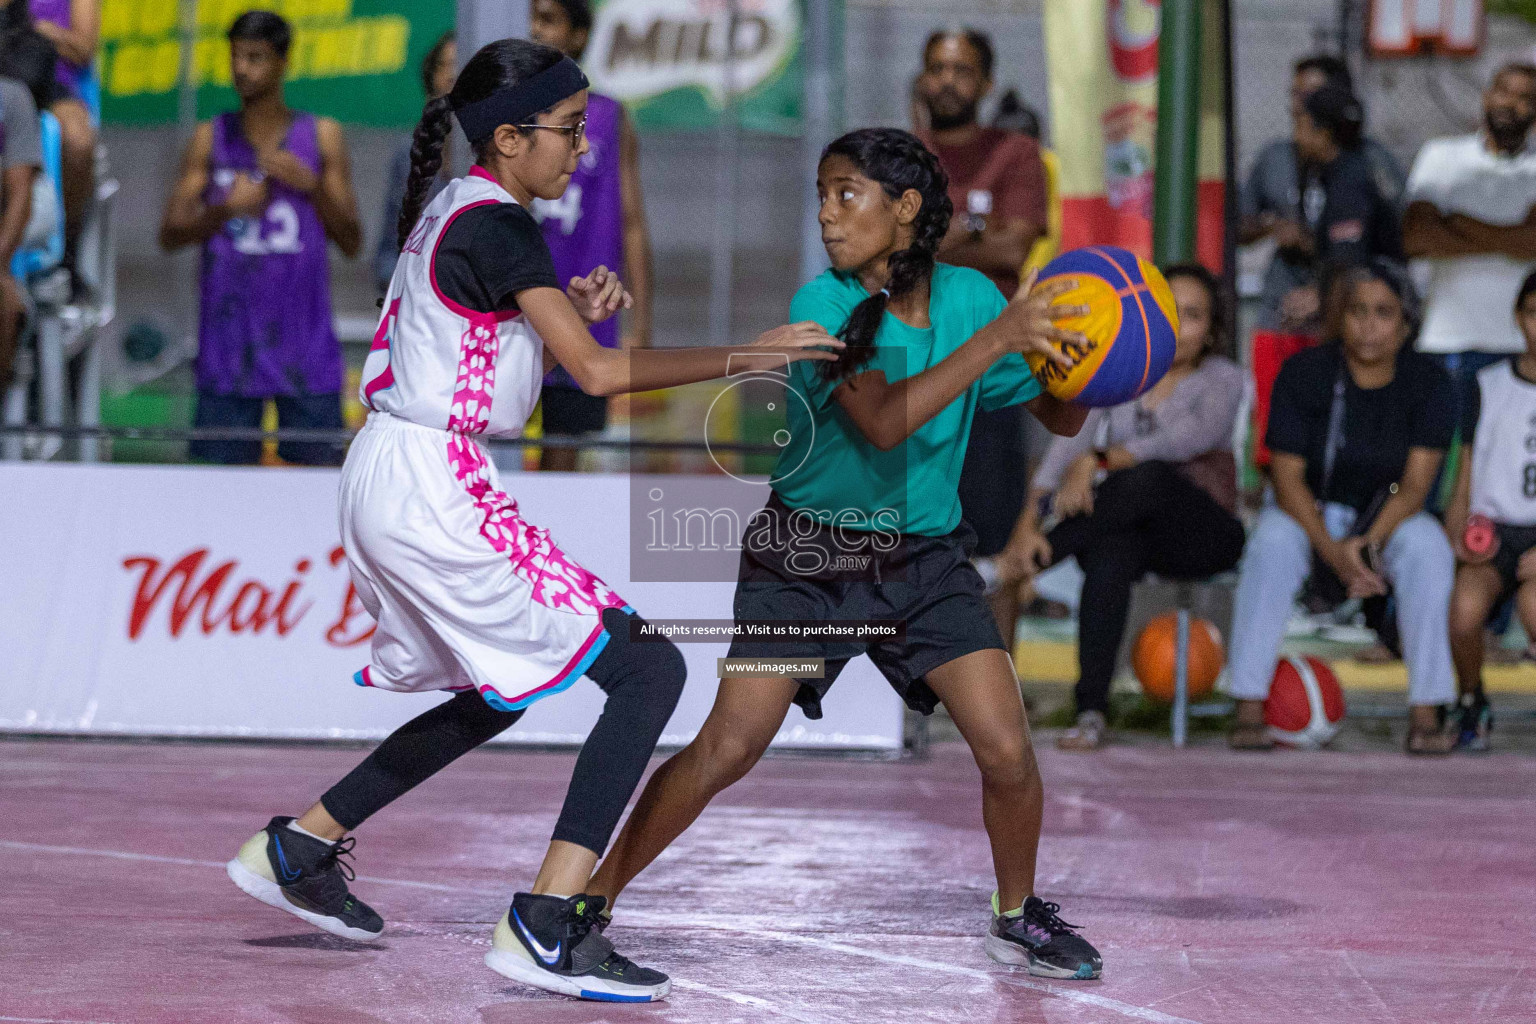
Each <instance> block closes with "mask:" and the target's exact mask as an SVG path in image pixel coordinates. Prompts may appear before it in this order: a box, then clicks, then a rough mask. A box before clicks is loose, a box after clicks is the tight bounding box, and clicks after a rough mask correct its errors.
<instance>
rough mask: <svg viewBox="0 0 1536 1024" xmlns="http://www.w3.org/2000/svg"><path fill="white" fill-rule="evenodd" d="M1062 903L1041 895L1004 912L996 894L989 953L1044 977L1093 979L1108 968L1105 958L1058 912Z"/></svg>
mask: <svg viewBox="0 0 1536 1024" xmlns="http://www.w3.org/2000/svg"><path fill="white" fill-rule="evenodd" d="M1060 910H1061V907H1060V906H1059V905H1057V904H1055V903H1047V902H1045V901H1044V900H1042V899H1040V897H1038V896H1031V897H1029V899H1027V900H1025V901H1024V906H1023V907H1022V908H1021V909H1019V910H1015V911H1011V912H1010V913H1007V914H1004V913H1000V912H999V910H998V905H997V894H996V893H993V894H992V927H991V929H989V930H988V932H987V943H986V948H987V956H989V957H991V958H992V959H993V960H996V961H997V962H998V963H1000V964H1010V965H1012V966H1015V967H1023V968H1026V969H1028V971H1029V973H1030V974H1034V975H1037V976H1039V977H1041V978H1072V979H1075V980H1078V981H1091V980H1092V979H1094V978H1097V977H1100V976H1101V975H1102V974H1103V972H1104V958H1103V957H1101V956H1099V951H1098V950H1096V949H1094V948H1093V947H1092V946H1090V945H1089V944H1088V942H1087V940H1086V939H1084V938H1083V937H1082V936H1081V935H1079V934H1077V932H1075V931H1074V930H1073V929H1074V928H1076V927H1077V926H1076V925H1071V924H1068V923H1067V922H1065V921H1063V920H1062V919H1061V918H1059V917H1057V916H1056V914H1057V912H1058V911H1060Z"/></svg>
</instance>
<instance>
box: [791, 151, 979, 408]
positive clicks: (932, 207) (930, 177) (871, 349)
mask: <svg viewBox="0 0 1536 1024" xmlns="http://www.w3.org/2000/svg"><path fill="white" fill-rule="evenodd" d="M833 156H842V157H847V158H848V159H849V161H851V162H852V163H853V165H854V166H855V167H856V168H858V170H859V173H860V174H862V175H864V176H865V177H866V178H869V179H870V180H871V181H874V182H878V183H879V185H880V187H881V188H882V189H884V190H885V194H886V195H888V196H890V197H891V198H892V199H899V198H901V196H902V194H903V193H904V192H906V191H907V190H908V189H915V190H917V192H918V194H919V195H921V196H922V197H923V205H922V207H921V208H920V209H919V210H918V213H917V219H916V220H915V221H913V222H912V244H911V245H910V246H908V247H907V248H905V249H902V250H900V251H898V252H894V253H892V254H891V256H890V259H889V260H888V262H887V266H888V267H889V268H890V280H889V281H888V282H887V283H886V286H885V288H884V290H882V291H878V292H876V293H875V294H873V295H871V296H870V297H869V298H867V299H865V300H864V301H863V302H861V303H859V304H858V305H857V306H855V307H853V312H852V313H849V314H848V322H847V323H845V324H843V328H842V330H840V331H838V332H837V336H838V337H839V338H841V339H842V340H843V342H844V343H845V344H846V345H847V347H846V348H844V349H843V351H842V352H841V353H840V354H839V355H838V357H837V359H835V360H830V361H827V362H823V363H822V367H821V372H822V374H823V375H824V376H825V377H827V378H828V379H829V380H843V379H846V378H848V377H851V376H853V374H854V373H855V372H857V371H858V369H859V368H860V367H862V366H863V365H864V364H865V363H867V362H869V361H870V359H871V358H873V356H874V354H875V333H876V332H877V331H878V330H879V329H880V319H881V317H883V316H884V315H885V310H886V307H887V306H889V305H890V303H891V300H893V299H899V298H901V297H902V296H904V295H909V294H911V292H912V291H913V289H915V288H917V287H918V286H919V285H921V284H922V283H923V282H924V281H927V280H928V279H929V278H930V277H932V276H933V262H934V254H935V253H937V252H938V251H939V242H941V241H942V240H943V238H944V233H945V232H947V231H948V230H949V218H950V215H951V214H952V213H954V206H953V204H951V203H950V201H949V175H947V174H945V173H944V168H943V167H941V166H939V160H938V157H936V156H934V155H933V154H932V153H931V152H929V150H928V147H927V146H924V145H923V144H922V142H921V141H920V140H919V139H918V138H917V136H915V135H913V134H912V133H910V132H904V131H902V130H900V129H899V128H861V129H860V130H858V131H855V132H849V133H848V134H847V135H844V136H843V137H842V138H840V139H837V140H836V141H835V142H833V143H832V144H831V145H830V146H828V147H827V148H826V149H825V150H823V151H822V154H821V159H822V161H823V162H825V161H826V160H827V158H828V157H833Z"/></svg>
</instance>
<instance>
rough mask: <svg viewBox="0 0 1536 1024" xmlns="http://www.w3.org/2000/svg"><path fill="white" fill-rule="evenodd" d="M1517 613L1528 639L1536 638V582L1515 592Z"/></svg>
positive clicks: (1524, 585)
mask: <svg viewBox="0 0 1536 1024" xmlns="http://www.w3.org/2000/svg"><path fill="white" fill-rule="evenodd" d="M1515 611H1516V612H1517V613H1518V614H1519V616H1520V625H1521V626H1523V627H1524V628H1525V635H1526V636H1527V637H1536V580H1530V581H1528V582H1526V583H1522V584H1520V589H1519V590H1517V591H1515Z"/></svg>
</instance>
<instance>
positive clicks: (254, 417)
mask: <svg viewBox="0 0 1536 1024" xmlns="http://www.w3.org/2000/svg"><path fill="white" fill-rule="evenodd" d="M266 404H267V400H266V399H265V398H246V397H245V396H243V395H219V394H215V393H213V392H211V391H199V392H198V393H197V411H196V412H195V413H194V414H193V416H192V426H194V427H253V428H254V427H260V426H261V414H262V410H263V409H265V408H266ZM187 458H189V459H191V460H193V461H194V462H213V463H217V464H219V465H222V466H254V465H256V464H257V463H258V462H260V461H261V442H260V441H227V440H226V441H193V442H191V443H190V444H189V445H188V446H187Z"/></svg>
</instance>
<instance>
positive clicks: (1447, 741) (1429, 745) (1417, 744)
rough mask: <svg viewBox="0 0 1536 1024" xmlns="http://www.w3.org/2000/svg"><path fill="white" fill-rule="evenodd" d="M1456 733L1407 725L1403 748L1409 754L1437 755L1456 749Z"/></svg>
mask: <svg viewBox="0 0 1536 1024" xmlns="http://www.w3.org/2000/svg"><path fill="white" fill-rule="evenodd" d="M1456 739H1457V735H1456V733H1454V732H1447V731H1446V730H1444V729H1424V728H1421V727H1414V726H1411V725H1410V726H1409V727H1408V739H1407V742H1405V743H1404V744H1403V749H1404V750H1406V751H1407V752H1408V753H1410V754H1414V755H1422V756H1426V757H1439V756H1442V755H1445V754H1449V753H1450V752H1451V751H1453V750H1455V749H1456Z"/></svg>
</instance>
